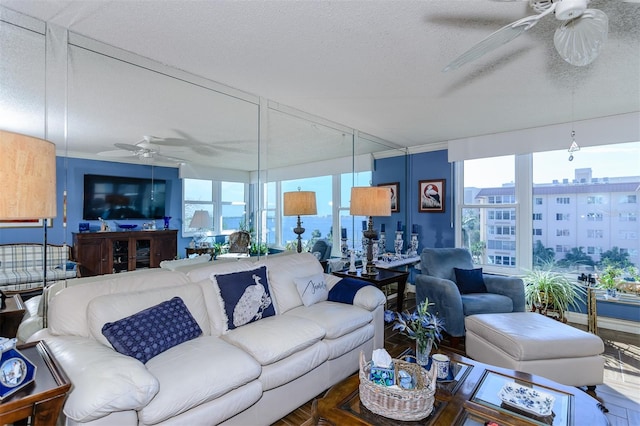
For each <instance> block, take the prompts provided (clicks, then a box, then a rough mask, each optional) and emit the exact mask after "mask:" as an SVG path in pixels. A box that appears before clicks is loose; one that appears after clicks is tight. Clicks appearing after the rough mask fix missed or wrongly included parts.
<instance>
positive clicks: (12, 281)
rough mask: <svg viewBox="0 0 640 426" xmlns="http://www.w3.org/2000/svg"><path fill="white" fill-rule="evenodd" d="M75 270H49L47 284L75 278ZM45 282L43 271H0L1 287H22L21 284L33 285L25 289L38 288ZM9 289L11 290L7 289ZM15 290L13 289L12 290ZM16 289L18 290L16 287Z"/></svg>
mask: <svg viewBox="0 0 640 426" xmlns="http://www.w3.org/2000/svg"><path fill="white" fill-rule="evenodd" d="M75 277H76V271H75V270H66V271H64V270H62V269H56V268H48V269H47V282H49V281H58V280H63V279H66V278H75ZM43 281H44V271H43V270H42V269H31V268H30V269H16V270H5V271H0V285H2V286H5V285H15V286H18V285H21V284H27V283H30V284H33V285H32V286H30V287H27V286H25V288H37V287H42V282H43ZM7 289H9V288H7ZM12 289H13V288H12ZM16 289H18V288H17V287H16Z"/></svg>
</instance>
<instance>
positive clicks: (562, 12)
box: [555, 0, 588, 21]
mask: <svg viewBox="0 0 640 426" xmlns="http://www.w3.org/2000/svg"><path fill="white" fill-rule="evenodd" d="M587 3H588V1H587V0H561V1H560V2H558V3H557V4H556V12H555V13H556V19H559V20H561V21H566V20H568V19H574V18H577V17H578V16H580V15H582V14H583V13H584V11H585V10H587Z"/></svg>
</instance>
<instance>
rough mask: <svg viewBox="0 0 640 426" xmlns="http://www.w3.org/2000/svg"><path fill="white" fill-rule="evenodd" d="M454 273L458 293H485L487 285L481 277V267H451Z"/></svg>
mask: <svg viewBox="0 0 640 426" xmlns="http://www.w3.org/2000/svg"><path fill="white" fill-rule="evenodd" d="M453 270H454V271H455V273H456V285H457V286H458V290H460V294H469V293H486V292H487V287H486V286H485V285H484V278H482V268H476V269H459V268H453Z"/></svg>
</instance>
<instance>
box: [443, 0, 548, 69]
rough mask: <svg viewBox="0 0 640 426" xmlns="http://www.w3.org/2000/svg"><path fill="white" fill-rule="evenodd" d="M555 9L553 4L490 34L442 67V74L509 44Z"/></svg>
mask: <svg viewBox="0 0 640 426" xmlns="http://www.w3.org/2000/svg"><path fill="white" fill-rule="evenodd" d="M554 9H555V3H554V5H553V6H552V7H550V8H549V9H547V10H545V11H544V12H543V13H540V14H538V15H531V16H527V17H525V18H522V19H519V20H517V21H515V22H512V23H510V24H508V25H505V26H504V27H502V28H500V29H499V30H498V31H496V32H494V33H492V34H490V35H489V36H488V37H486V38H485V39H484V40H482V41H480V42H479V43H478V44H476V45H475V46H473V47H472V48H471V49H469V50H467V51H466V52H464V53H463V54H462V55H460V56H458V57H457V58H456V59H455V60H453V61H452V62H451V63H450V64H449V65H447V66H446V67H444V69H443V70H442V72H447V71H452V70H455V69H458V68H460V67H461V66H462V65H464V64H466V63H468V62H471V61H474V60H476V59H478V58H479V57H481V56H483V55H485V54H487V53H489V52H491V51H492V50H495V49H497V48H498V47H500V46H502V45H504V44H507V43H509V42H510V41H512V40H513V39H515V38H516V37H518V36H519V35H521V34H522V33H523V32H525V31H527V30H528V29H530V28H532V27H533V26H534V25H535V24H537V23H538V21H539V20H540V19H541V18H542V17H544V16H546V15H548V14H549V13H551V12H552V11H553V10H554Z"/></svg>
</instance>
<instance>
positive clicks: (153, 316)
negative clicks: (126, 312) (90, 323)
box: [102, 297, 202, 364]
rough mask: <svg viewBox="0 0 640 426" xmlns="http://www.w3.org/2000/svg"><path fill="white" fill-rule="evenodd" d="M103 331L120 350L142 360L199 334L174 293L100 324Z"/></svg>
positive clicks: (191, 318) (143, 361)
mask: <svg viewBox="0 0 640 426" xmlns="http://www.w3.org/2000/svg"><path fill="white" fill-rule="evenodd" d="M102 334H104V336H105V337H106V338H107V340H109V343H111V345H112V346H113V348H114V349H115V350H116V351H118V352H120V353H121V354H124V355H128V356H131V357H134V358H136V359H137V360H139V361H140V362H142V363H143V364H144V363H146V362H147V361H149V360H150V359H151V358H153V357H154V356H156V355H158V354H160V353H162V352H164V351H166V350H167V349H170V348H172V347H174V346H177V345H179V344H180V343H183V342H186V341H187V340H191V339H195V338H196V337H198V336H200V335H201V334H202V329H201V328H200V326H199V325H198V323H197V322H196V320H195V319H194V318H193V315H191V313H190V312H189V309H187V306H186V305H185V304H184V301H183V300H182V299H181V298H179V297H174V298H172V299H171V300H167V301H166V302H162V303H159V304H157V305H155V306H152V307H150V308H147V309H144V310H142V311H140V312H138V313H136V314H133V315H131V316H128V317H125V318H122V319H121V320H118V321H115V322H108V323H106V324H105V325H104V326H103V327H102Z"/></svg>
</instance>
